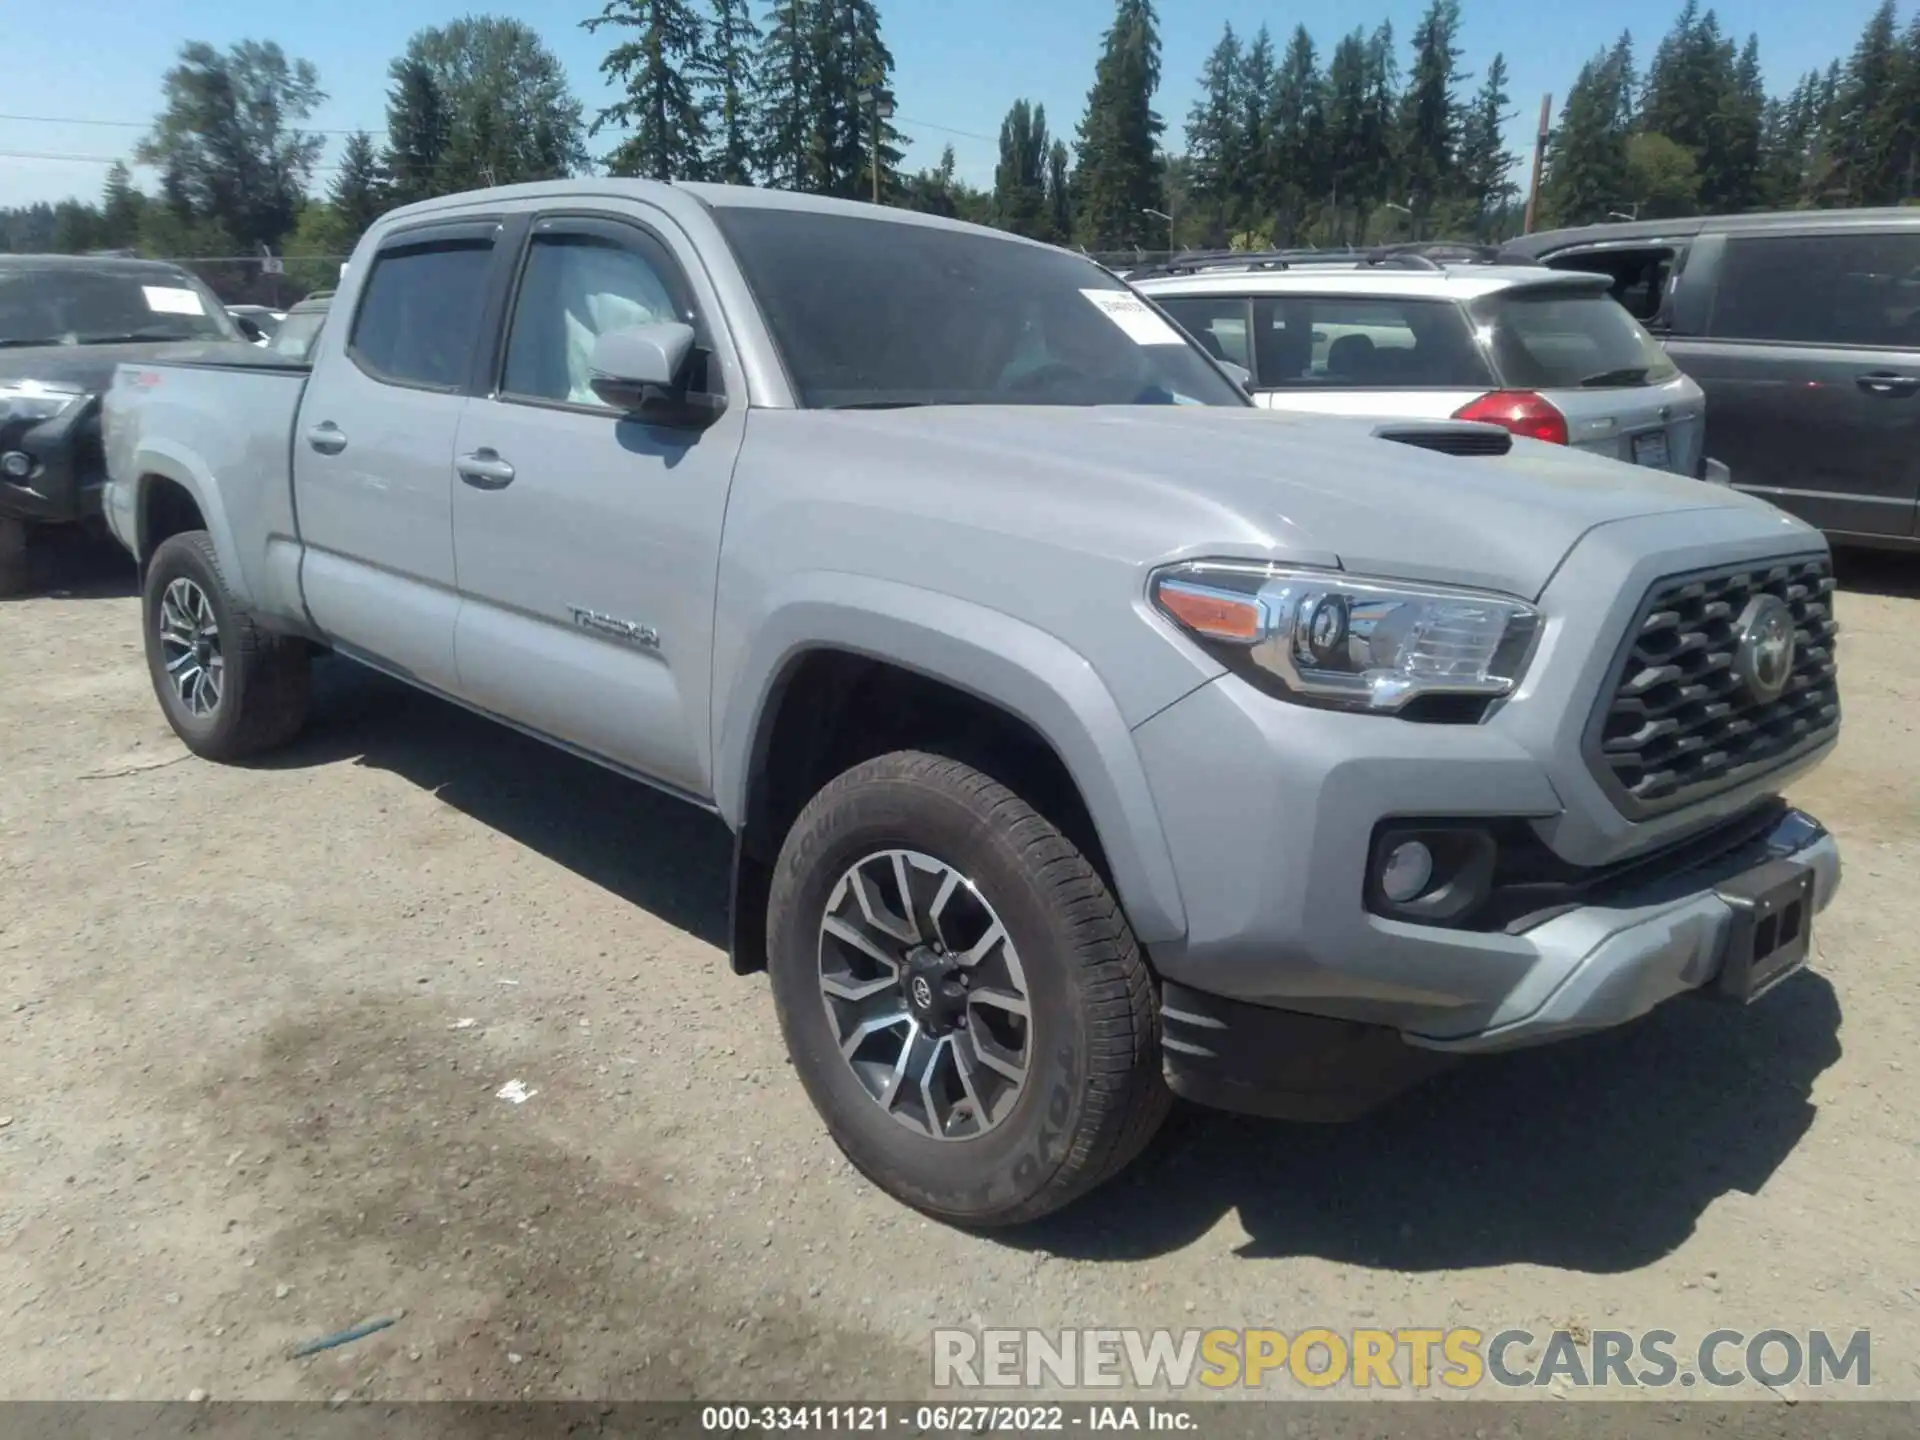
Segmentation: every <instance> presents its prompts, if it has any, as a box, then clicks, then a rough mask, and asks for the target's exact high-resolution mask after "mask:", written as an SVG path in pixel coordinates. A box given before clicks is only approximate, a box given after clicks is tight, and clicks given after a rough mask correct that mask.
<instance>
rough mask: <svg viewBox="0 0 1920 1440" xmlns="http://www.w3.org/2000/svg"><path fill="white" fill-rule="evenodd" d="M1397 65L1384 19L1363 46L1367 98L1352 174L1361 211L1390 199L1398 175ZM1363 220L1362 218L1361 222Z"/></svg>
mask: <svg viewBox="0 0 1920 1440" xmlns="http://www.w3.org/2000/svg"><path fill="white" fill-rule="evenodd" d="M1398 80H1399V66H1398V65H1397V63H1396V62H1395V60H1394V58H1393V22H1392V21H1391V20H1383V21H1381V22H1380V25H1379V28H1377V29H1376V30H1375V31H1374V32H1373V34H1372V35H1370V36H1368V37H1367V45H1366V100H1365V103H1364V104H1363V105H1362V107H1361V112H1360V114H1361V119H1360V153H1361V156H1362V157H1363V158H1362V162H1361V165H1360V169H1359V171H1358V173H1357V175H1356V176H1355V186H1354V189H1355V196H1356V198H1357V199H1359V200H1360V201H1361V202H1362V206H1361V212H1360V213H1361V214H1362V215H1363V216H1364V215H1365V213H1366V210H1368V209H1370V208H1371V207H1372V206H1373V205H1375V204H1378V203H1379V202H1381V201H1384V200H1386V199H1388V198H1389V193H1390V192H1391V191H1392V189H1393V187H1394V182H1395V181H1396V180H1397V179H1398V178H1399V160H1400V157H1399V155H1398V154H1397V153H1396V149H1397V147H1396V145H1395V141H1396V139H1397V138H1398V137H1397V135H1396V133H1395V125H1394V120H1395V114H1396V111H1397V109H1398V96H1397V95H1396V93H1395V87H1396V85H1397V83H1398ZM1363 223H1364V221H1363Z"/></svg>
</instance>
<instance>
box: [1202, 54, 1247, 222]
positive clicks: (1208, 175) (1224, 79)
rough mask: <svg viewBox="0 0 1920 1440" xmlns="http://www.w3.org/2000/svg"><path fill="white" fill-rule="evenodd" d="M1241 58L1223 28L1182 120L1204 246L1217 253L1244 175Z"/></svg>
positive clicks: (1243, 111) (1244, 136)
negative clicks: (1202, 219)
mask: <svg viewBox="0 0 1920 1440" xmlns="http://www.w3.org/2000/svg"><path fill="white" fill-rule="evenodd" d="M1243 60H1244V56H1243V54H1242V52H1241V48H1240V37H1239V36H1238V35H1235V34H1234V33H1233V26H1232V25H1228V26H1227V27H1226V31H1225V33H1224V34H1222V35H1221V37H1220V42H1219V43H1218V44H1217V45H1215V46H1214V47H1213V53H1212V54H1210V55H1209V56H1207V63H1206V66H1205V68H1204V69H1202V70H1201V72H1200V96H1199V98H1198V99H1197V100H1195V101H1194V102H1193V109H1192V111H1191V112H1190V113H1189V114H1188V116H1187V161H1188V163H1189V164H1190V165H1191V166H1192V171H1191V174H1192V184H1193V198H1194V201H1195V202H1196V203H1197V204H1198V205H1199V206H1200V207H1201V209H1202V210H1203V211H1204V212H1205V213H1206V215H1207V217H1208V226H1207V229H1208V233H1207V238H1206V243H1207V244H1208V245H1209V246H1211V247H1214V248H1218V247H1220V246H1222V245H1224V244H1225V243H1226V240H1227V236H1228V235H1229V234H1230V233H1232V230H1233V229H1234V228H1237V227H1235V226H1234V225H1233V224H1232V222H1233V220H1234V219H1235V218H1236V214H1237V211H1238V209H1239V206H1238V203H1237V201H1238V197H1239V195H1240V193H1241V189H1242V184H1243V178H1244V175H1245V172H1246V154H1245V148H1246V133H1245V124H1246V107H1245V102H1244V99H1243V97H1242V95H1241V65H1242V63H1243Z"/></svg>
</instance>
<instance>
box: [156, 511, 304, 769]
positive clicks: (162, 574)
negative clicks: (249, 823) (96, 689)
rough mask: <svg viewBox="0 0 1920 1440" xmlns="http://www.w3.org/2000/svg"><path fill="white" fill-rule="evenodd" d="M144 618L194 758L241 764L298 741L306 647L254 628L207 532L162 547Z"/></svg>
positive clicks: (166, 701) (164, 695) (172, 713)
mask: <svg viewBox="0 0 1920 1440" xmlns="http://www.w3.org/2000/svg"><path fill="white" fill-rule="evenodd" d="M141 611H142V620H143V629H144V630H145V632H146V648H147V669H148V671H149V672H150V674H151V675H152V677H153V689H154V693H155V695H157V696H158V697H159V700H160V708H161V710H162V711H164V712H165V714H166V717H167V723H168V724H170V725H172V726H173V730H174V733H175V734H176V735H178V736H179V737H180V738H181V740H183V741H185V742H186V746H187V748H188V749H189V750H191V751H193V753H194V754H196V755H200V756H203V757H205V758H206V759H208V760H239V759H243V758H245V757H246V756H249V755H255V754H258V753H260V752H261V751H263V750H270V749H272V748H274V747H275V746H277V745H281V744H284V743H285V742H286V741H288V740H290V739H292V738H293V736H294V735H295V734H296V733H298V731H299V729H300V726H301V725H302V724H303V723H304V722H305V720H306V715H307V697H308V653H307V646H306V643H305V642H304V641H301V640H295V639H289V638H287V637H285V636H280V635H275V634H273V633H272V632H270V631H268V630H265V629H263V628H261V626H260V625H258V624H257V623H256V622H255V621H254V618H253V616H252V615H250V614H249V613H248V612H247V610H246V608H245V607H244V606H243V605H241V603H240V601H239V600H238V599H237V598H236V597H235V596H234V595H233V593H232V592H231V591H230V590H229V589H228V588H227V582H226V578H225V577H224V576H223V575H222V574H221V573H220V562H219V560H218V559H217V558H216V556H215V555H214V550H213V540H212V538H211V537H210V536H209V535H208V534H207V532H206V531H204V530H191V531H188V532H186V533H185V534H181V535H174V536H170V537H169V538H168V539H166V540H165V541H163V542H161V545H160V547H159V549H157V550H155V551H154V552H153V558H152V559H151V560H150V561H149V562H148V563H147V576H146V584H145V586H144V587H143V598H142V606H141Z"/></svg>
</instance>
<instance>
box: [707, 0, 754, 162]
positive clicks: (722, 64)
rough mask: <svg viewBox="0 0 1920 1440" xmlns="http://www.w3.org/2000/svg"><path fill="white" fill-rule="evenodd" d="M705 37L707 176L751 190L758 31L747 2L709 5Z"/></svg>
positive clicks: (730, 0)
mask: <svg viewBox="0 0 1920 1440" xmlns="http://www.w3.org/2000/svg"><path fill="white" fill-rule="evenodd" d="M707 32H708V33H707V54H706V60H707V67H706V73H705V74H703V75H702V76H701V77H700V78H701V83H702V86H703V88H704V89H705V90H706V91H707V94H708V101H707V104H708V112H709V115H708V118H709V122H710V128H711V131H712V141H711V144H710V146H709V148H708V151H707V154H706V156H705V168H706V172H707V175H708V177H709V178H710V179H713V180H718V181H719V182H721V183H722V184H725V185H751V184H752V183H753V175H754V169H755V164H754V118H755V117H754V102H755V99H756V96H755V93H754V90H755V78H756V75H757V73H758V72H757V64H758V53H759V46H760V27H759V26H757V25H755V24H754V23H753V15H752V12H751V11H750V10H749V9H748V6H747V0H713V15H712V17H711V18H710V19H709V20H708V22H707Z"/></svg>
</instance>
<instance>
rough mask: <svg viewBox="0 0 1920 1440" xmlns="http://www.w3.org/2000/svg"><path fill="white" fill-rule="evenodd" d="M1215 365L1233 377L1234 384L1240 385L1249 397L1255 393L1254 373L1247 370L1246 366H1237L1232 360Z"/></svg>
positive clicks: (1218, 362) (1221, 361)
mask: <svg viewBox="0 0 1920 1440" xmlns="http://www.w3.org/2000/svg"><path fill="white" fill-rule="evenodd" d="M1215 363H1217V364H1218V365H1219V366H1220V368H1221V369H1222V370H1224V371H1226V372H1227V374H1229V375H1231V376H1232V377H1233V382H1234V384H1236V385H1238V386H1239V387H1240V388H1241V389H1242V390H1244V391H1246V392H1247V394H1249V395H1251V394H1252V393H1253V372H1252V371H1251V370H1249V369H1247V367H1246V366H1244V365H1236V364H1234V363H1233V361H1231V360H1220V361H1217V362H1215Z"/></svg>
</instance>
